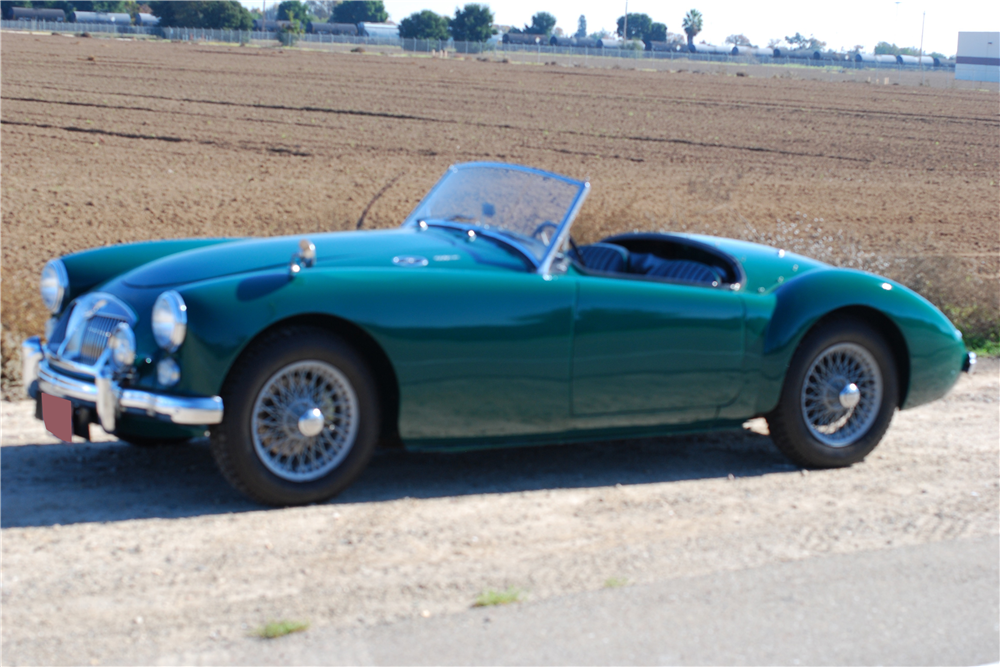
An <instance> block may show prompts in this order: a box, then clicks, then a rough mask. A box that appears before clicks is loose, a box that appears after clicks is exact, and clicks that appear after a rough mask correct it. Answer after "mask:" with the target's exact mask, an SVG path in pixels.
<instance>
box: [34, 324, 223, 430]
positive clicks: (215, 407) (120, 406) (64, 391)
mask: <svg viewBox="0 0 1000 667" xmlns="http://www.w3.org/2000/svg"><path fill="white" fill-rule="evenodd" d="M21 377H22V379H23V381H24V386H25V389H26V391H27V393H28V395H29V396H31V397H32V398H35V399H37V398H38V396H39V392H44V393H46V394H49V395H50V396H57V397H59V398H67V399H69V400H70V401H72V402H73V403H74V405H79V406H85V407H89V408H93V409H95V410H96V411H97V416H98V419H99V420H100V423H101V426H102V427H103V428H104V430H105V431H107V432H109V433H111V432H113V431H114V430H115V425H116V423H117V420H118V417H119V416H120V415H121V414H123V413H131V414H136V415H145V416H148V417H155V418H157V419H162V420H164V421H169V422H173V423H174V424H182V425H188V426H208V425H211V424H219V423H221V422H222V399H221V398H220V397H218V396H211V397H207V396H206V397H190V396H171V395H169V394H158V393H154V392H150V391H141V390H138V389H129V388H125V387H121V386H119V384H118V383H117V382H116V380H115V379H114V377H113V375H112V372H111V368H110V366H109V365H108V364H106V363H105V364H103V365H102V367H101V368H100V370H99V371H98V373H97V376H96V377H95V378H94V381H93V382H88V381H86V380H80V379H77V378H75V377H70V376H68V375H64V374H62V373H60V372H58V371H57V370H56V369H54V368H52V366H50V365H49V362H48V360H47V359H46V356H45V350H44V348H43V347H42V342H41V339H40V338H39V337H38V336H32V337H31V338H28V339H27V340H25V341H24V342H23V343H21Z"/></svg>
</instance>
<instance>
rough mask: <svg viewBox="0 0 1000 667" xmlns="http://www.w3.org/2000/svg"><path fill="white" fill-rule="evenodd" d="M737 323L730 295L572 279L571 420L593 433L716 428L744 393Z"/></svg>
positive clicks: (653, 283) (681, 286)
mask: <svg viewBox="0 0 1000 667" xmlns="http://www.w3.org/2000/svg"><path fill="white" fill-rule="evenodd" d="M744 319H745V317H744V307H743V303H742V300H741V298H740V296H739V295H738V294H736V293H734V292H732V291H730V290H728V289H719V288H717V287H709V286H701V285H692V284H686V283H677V282H667V281H661V280H650V279H641V278H629V277H624V276H623V277H613V276H607V275H604V276H600V275H586V274H583V273H578V277H577V304H576V309H575V313H574V332H573V336H574V339H573V353H572V359H573V362H572V381H571V385H572V398H571V405H572V413H573V416H574V418H583V419H584V420H585V421H586V422H588V424H589V426H592V427H600V426H602V425H606V426H612V425H615V424H620V423H621V420H616V419H613V418H614V417H615V416H619V415H629V414H631V415H639V414H645V415H647V417H646V418H644V419H641V420H639V421H640V422H642V423H647V424H648V423H683V422H688V421H698V420H702V419H710V418H713V417H714V416H715V414H716V412H717V409H718V408H719V407H720V406H723V405H725V404H727V403H729V402H731V401H733V400H734V399H735V398H736V397H737V396H738V395H739V392H740V389H741V386H742V381H743V380H742V372H741V371H742V366H743V354H744V350H743V345H744V342H743V341H744ZM602 417H606V418H608V419H606V420H604V421H607V424H602V423H601V422H602Z"/></svg>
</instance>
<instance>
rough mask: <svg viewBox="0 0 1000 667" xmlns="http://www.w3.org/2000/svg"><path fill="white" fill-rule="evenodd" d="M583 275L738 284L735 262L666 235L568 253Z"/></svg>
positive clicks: (614, 240)
mask: <svg viewBox="0 0 1000 667" xmlns="http://www.w3.org/2000/svg"><path fill="white" fill-rule="evenodd" d="M569 256H570V258H571V259H573V260H574V262H575V263H576V265H577V267H578V268H579V269H581V270H582V271H583V272H584V273H597V274H603V275H611V276H618V277H622V278H646V279H653V280H664V281H669V282H683V283H691V284H695V285H704V286H706V287H718V286H720V285H729V284H732V283H738V282H741V279H740V276H741V275H742V269H741V268H740V266H739V264H738V263H737V262H736V260H735V259H733V258H732V257H730V256H729V255H727V254H726V253H723V252H721V251H719V250H718V249H717V248H713V247H712V246H710V245H707V244H705V243H701V242H700V241H695V240H693V239H688V238H685V237H681V236H670V235H667V234H624V235H620V236H613V237H610V238H607V239H604V240H602V241H601V242H599V243H592V244H590V245H585V246H576V247H574V248H573V249H572V250H570V252H569Z"/></svg>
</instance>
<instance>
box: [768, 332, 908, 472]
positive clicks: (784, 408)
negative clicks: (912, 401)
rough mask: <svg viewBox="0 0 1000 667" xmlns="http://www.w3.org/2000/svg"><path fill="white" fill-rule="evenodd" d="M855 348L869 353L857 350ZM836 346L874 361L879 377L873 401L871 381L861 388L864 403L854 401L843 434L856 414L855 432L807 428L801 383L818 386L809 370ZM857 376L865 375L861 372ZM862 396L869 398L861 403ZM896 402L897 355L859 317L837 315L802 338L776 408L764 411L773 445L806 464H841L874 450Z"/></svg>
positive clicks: (851, 461)
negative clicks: (834, 440) (838, 439)
mask: <svg viewBox="0 0 1000 667" xmlns="http://www.w3.org/2000/svg"><path fill="white" fill-rule="evenodd" d="M859 348H860V349H861V350H863V351H864V352H866V353H867V355H868V356H867V357H865V355H864V354H863V353H862V352H858V349H859ZM837 351H846V354H848V355H850V354H852V351H853V353H855V354H856V355H858V356H859V357H860V358H861V359H862V365H863V364H864V361H865V360H868V361H873V362H874V364H875V366H877V369H878V374H879V375H880V376H881V378H880V381H881V397H880V398H878V399H877V400H876V397H877V391H876V390H875V389H874V385H873V384H871V383H870V382H869V383H867V384H866V385H865V386H871V387H872V389H870V390H868V389H865V388H862V389H861V390H860V397H861V398H860V400H861V401H862V402H861V403H859V404H858V412H857V413H856V412H855V411H854V410H851V411H850V412H849V413H847V414H848V416H847V421H846V423H844V425H843V427H842V429H843V431H842V432H841V433H843V434H848V433H849V431H848V430H847V429H849V428H851V427H852V425H851V421H850V420H851V419H855V418H856V417H857V419H858V422H856V423H855V425H854V428H858V432H857V433H855V434H853V435H841V436H838V435H837V433H836V432H834V433H832V434H821V433H818V430H817V429H818V428H820V426H815V425H814V426H812V427H810V425H809V423H807V422H808V420H809V418H808V416H807V415H806V414H805V412H806V408H804V404H805V403H806V398H805V393H804V389H803V387H804V385H805V383H806V381H807V379H808V380H809V382H810V383H811V384H810V387H811V388H815V387H816V386H820V385H822V382H819V381H817V379H816V378H817V377H818V376H819V374H818V373H815V372H813V368H814V364H817V363H819V362H820V361H821V360H822V359H824V358H827V359H829V358H831V357H830V356H829V355H833V354H836V353H837ZM824 355H827V356H826V357H824ZM807 376H808V377H807ZM861 377H865V375H864V373H863V372H862V373H861ZM851 381H853V379H852V380H851ZM862 384H865V383H862ZM823 386H826V385H823ZM830 386H832V385H830ZM812 395H815V394H812ZM812 395H811V396H812ZM810 400H812V399H810ZM865 400H867V401H868V403H863V401H865ZM814 404H819V401H814ZM898 405H899V375H898V372H897V368H896V361H895V358H894V357H893V355H892V351H891V350H890V349H889V346H888V345H887V344H886V342H885V339H884V338H883V337H882V336H881V335H880V334H879V333H878V332H877V331H875V330H874V329H872V328H871V327H869V326H868V325H866V324H864V323H862V322H859V321H857V320H854V319H840V320H832V321H830V322H827V323H824V324H821V325H820V326H819V327H817V328H816V329H814V330H813V331H811V332H810V333H809V334H807V335H806V337H805V338H804V339H803V341H802V343H801V344H800V345H799V347H798V349H797V350H796V351H795V355H794V356H793V357H792V362H791V364H790V365H789V368H788V374H787V375H786V376H785V383H784V386H783V387H782V390H781V398H780V400H779V402H778V407H776V408H775V409H774V410H773V411H772V412H771V413H770V414H768V415H766V418H767V424H768V427H769V428H770V431H771V439H772V440H773V441H774V444H775V446H777V448H778V449H779V450H781V452H782V453H783V454H784V455H785V456H787V457H788V458H789V459H791V460H792V461H793V462H795V463H796V464H798V465H800V466H803V467H807V468H839V467H844V466H849V465H851V464H854V463H857V462H858V461H861V460H863V459H864V458H865V457H866V456H867V455H868V454H869V453H870V452H871V451H872V450H873V449H875V446H876V445H878V443H879V441H881V440H882V436H883V435H885V432H886V429H888V428H889V422H891V421H892V416H893V414H894V412H895V410H896V407H897V406H898ZM862 408H863V409H864V410H866V411H867V413H866V414H867V416H866V417H864V418H862V417H858V415H861V414H863V413H862V412H861V410H862ZM837 409H839V408H837ZM859 424H860V425H859ZM822 428H833V427H832V426H822ZM824 437H825V438H827V439H831V438H835V437H843V438H844V441H843V442H839V443H837V444H836V445H831V444H830V443H829V442H824V441H823V440H822V439H821V438H824Z"/></svg>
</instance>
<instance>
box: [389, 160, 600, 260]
mask: <svg viewBox="0 0 1000 667" xmlns="http://www.w3.org/2000/svg"><path fill="white" fill-rule="evenodd" d="M588 187H589V186H588V184H587V183H583V182H581V181H574V180H572V179H569V178H566V177H565V176H559V175H557V174H550V173H547V172H544V171H538V170H537V169H530V168H528V167H520V166H517V165H509V164H494V163H483V162H473V163H469V164H460V165H455V166H453V167H451V168H450V169H448V171H447V173H445V175H444V177H443V178H442V179H441V180H440V181H438V184H437V185H435V186H434V188H433V189H432V190H431V191H430V193H429V194H428V195H427V196H426V197H425V198H424V200H423V201H422V202H420V204H419V205H418V206H417V208H416V209H415V210H414V211H413V213H411V214H410V216H409V217H408V218H407V219H406V222H404V223H403V224H404V225H407V224H416V223H417V222H418V221H425V222H427V224H446V225H449V226H460V227H463V228H469V229H480V230H483V231H484V232H487V233H494V234H498V235H501V236H503V237H504V238H505V239H506V240H508V241H510V242H512V243H513V244H515V245H516V246H517V247H518V249H519V250H521V251H523V252H525V253H526V254H527V255H529V257H530V258H534V260H535V261H536V263H537V264H538V265H539V266H541V265H543V264H544V263H545V262H546V260H547V259H549V258H550V257H551V255H553V254H554V252H555V250H556V249H558V246H559V245H560V244H561V243H562V242H563V240H564V239H565V238H566V236H567V234H568V231H569V225H570V224H571V223H572V220H573V217H574V216H575V215H576V211H577V210H578V209H579V207H580V204H581V203H583V197H584V196H585V195H586V193H587V190H588Z"/></svg>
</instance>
